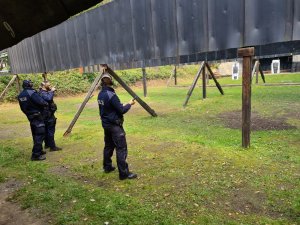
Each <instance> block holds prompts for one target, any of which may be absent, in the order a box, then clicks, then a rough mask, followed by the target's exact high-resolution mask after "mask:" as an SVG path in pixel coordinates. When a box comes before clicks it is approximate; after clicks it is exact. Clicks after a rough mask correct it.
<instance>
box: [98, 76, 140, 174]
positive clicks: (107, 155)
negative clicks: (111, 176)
mask: <svg viewBox="0 0 300 225" xmlns="http://www.w3.org/2000/svg"><path fill="white" fill-rule="evenodd" d="M112 85H113V82H112V77H111V76H110V75H109V74H108V73H104V74H103V75H102V78H101V86H102V90H101V92H100V93H99V95H98V104H99V109H100V117H101V121H102V126H103V129H104V142H105V146H104V154H103V169H104V172H106V173H109V172H112V171H114V170H115V167H114V166H113V165H112V160H111V157H112V155H113V151H114V149H115V148H116V155H117V164H118V170H119V178H120V180H124V179H134V178H137V175H136V174H134V173H131V172H129V169H128V164H127V162H126V158H127V143H126V136H125V135H126V134H125V131H124V129H123V122H124V118H123V114H125V113H126V112H128V110H129V109H130V108H131V106H132V105H134V104H135V102H134V100H131V102H130V103H128V104H124V105H123V104H121V102H120V99H119V98H118V96H117V95H116V93H115V91H114V89H113V88H112Z"/></svg>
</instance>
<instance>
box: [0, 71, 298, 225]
mask: <svg viewBox="0 0 300 225" xmlns="http://www.w3.org/2000/svg"><path fill="white" fill-rule="evenodd" d="M70 79H71V78H70ZM266 79H267V82H272V83H273V82H300V75H299V74H289V75H276V76H267V77H266ZM179 82H180V80H179ZM190 82H191V81H190ZM260 82H261V81H260ZM220 83H221V84H222V83H230V79H229V78H226V79H220ZM210 84H212V81H211V82H210ZM134 90H135V91H136V92H137V93H138V94H139V95H140V96H142V93H143V90H142V88H140V87H134ZM207 91H208V98H207V99H206V100H204V101H203V100H202V99H201V93H202V92H201V89H200V88H197V89H196V90H195V91H194V94H193V96H192V97H191V99H190V102H189V104H188V106H187V107H186V108H183V107H182V104H183V102H184V99H185V97H186V93H187V88H176V87H169V88H167V87H166V86H164V85H163V84H162V85H161V86H159V87H153V86H151V87H149V88H148V95H149V96H148V97H147V98H145V101H146V102H147V103H149V105H150V106H151V107H152V108H153V109H154V110H155V111H156V112H157V114H158V117H157V118H152V117H151V116H150V115H149V114H147V112H145V111H144V110H143V109H142V108H141V107H140V106H139V105H138V104H137V105H135V106H134V107H133V108H132V110H131V111H129V112H128V114H127V115H126V116H125V130H126V133H127V141H128V149H129V156H128V162H129V164H130V169H131V170H132V171H134V172H136V173H138V175H139V179H138V180H126V181H119V180H118V173H117V172H113V173H111V174H104V173H103V172H102V150H103V130H102V127H101V123H100V120H99V112H98V106H97V101H96V96H97V94H98V93H97V94H95V96H94V97H93V98H92V99H91V100H90V101H89V103H88V105H87V107H86V108H85V110H84V112H83V113H82V115H81V117H80V119H79V121H78V122H77V124H76V126H75V127H74V129H73V132H72V134H71V135H70V136H69V137H67V138H64V137H62V135H63V133H64V132H65V130H66V128H67V126H68V124H69V122H70V121H71V120H72V118H73V116H74V114H75V112H76V110H77V109H78V107H79V105H80V103H81V101H82V100H83V98H84V96H77V97H66V98H57V99H56V102H57V104H58V112H57V118H58V124H57V133H56V140H57V144H58V145H59V146H61V147H63V151H61V152H53V153H52V152H50V153H47V160H46V161H44V162H31V161H29V159H30V155H31V147H32V140H31V136H30V129H29V124H28V122H27V121H26V118H25V116H24V115H23V114H22V113H21V111H20V109H19V106H18V104H1V105H0V139H1V140H0V166H1V170H0V181H1V182H7V181H9V180H15V181H19V182H21V187H20V188H19V190H18V191H16V192H15V193H14V195H13V196H12V198H10V201H12V202H15V203H16V204H19V205H21V206H22V207H23V208H26V209H28V210H29V211H30V212H31V213H32V215H33V216H34V217H37V218H43V219H44V220H45V221H47V222H48V223H50V224H84V225H85V224H104V223H105V222H108V223H109V224H111V225H114V224H116V225H119V224H130V225H131V224H142V225H147V224H149V225H153V224H177V225H179V224H299V223H300V219H299V216H300V179H299V178H300V154H299V150H300V86H278V87H277V86H275V87H267V86H255V84H254V85H253V89H252V110H253V126H254V127H253V128H254V131H253V132H252V135H251V148H250V149H243V148H241V131H240V128H239V127H240V124H241V122H240V113H241V87H230V88H229V87H226V88H224V92H225V95H224V96H221V95H220V94H219V92H218V90H217V89H216V88H208V90H207ZM117 92H118V94H119V96H120V98H121V100H122V101H124V102H126V101H129V100H130V99H131V97H130V96H129V95H128V94H127V93H126V92H125V91H124V90H123V89H121V88H118V89H117ZM114 163H115V158H114Z"/></svg>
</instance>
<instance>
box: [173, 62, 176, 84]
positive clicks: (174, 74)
mask: <svg viewBox="0 0 300 225" xmlns="http://www.w3.org/2000/svg"><path fill="white" fill-rule="evenodd" d="M173 76H174V84H175V85H177V66H176V65H175V66H174V70H173Z"/></svg>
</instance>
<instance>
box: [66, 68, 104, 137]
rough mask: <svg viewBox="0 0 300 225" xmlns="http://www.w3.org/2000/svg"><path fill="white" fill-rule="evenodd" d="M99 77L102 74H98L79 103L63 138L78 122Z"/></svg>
mask: <svg viewBox="0 0 300 225" xmlns="http://www.w3.org/2000/svg"><path fill="white" fill-rule="evenodd" d="M101 76H102V74H99V75H98V76H97V77H96V79H95V80H94V82H93V83H92V85H91V87H90V89H89V91H88V93H87V95H86V96H85V98H84V100H83V102H82V103H81V105H80V107H79V109H78V110H77V112H76V114H75V116H74V118H73V120H72V121H71V123H70V125H69V127H68V129H67V130H66V132H65V133H64V137H66V136H68V135H69V134H70V133H71V132H72V129H73V127H74V125H75V123H76V122H77V120H78V118H79V116H80V114H81V113H82V111H83V109H84V107H85V106H86V104H87V103H88V101H89V100H90V98H91V96H92V94H93V92H94V91H95V89H96V87H97V85H98V83H99V82H100V80H101Z"/></svg>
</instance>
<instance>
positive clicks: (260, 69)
mask: <svg viewBox="0 0 300 225" xmlns="http://www.w3.org/2000/svg"><path fill="white" fill-rule="evenodd" d="M258 69H259V72H260V75H261V79H262V80H263V82H264V83H266V78H265V74H264V71H263V70H262V68H261V66H260V64H259V66H258Z"/></svg>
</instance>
